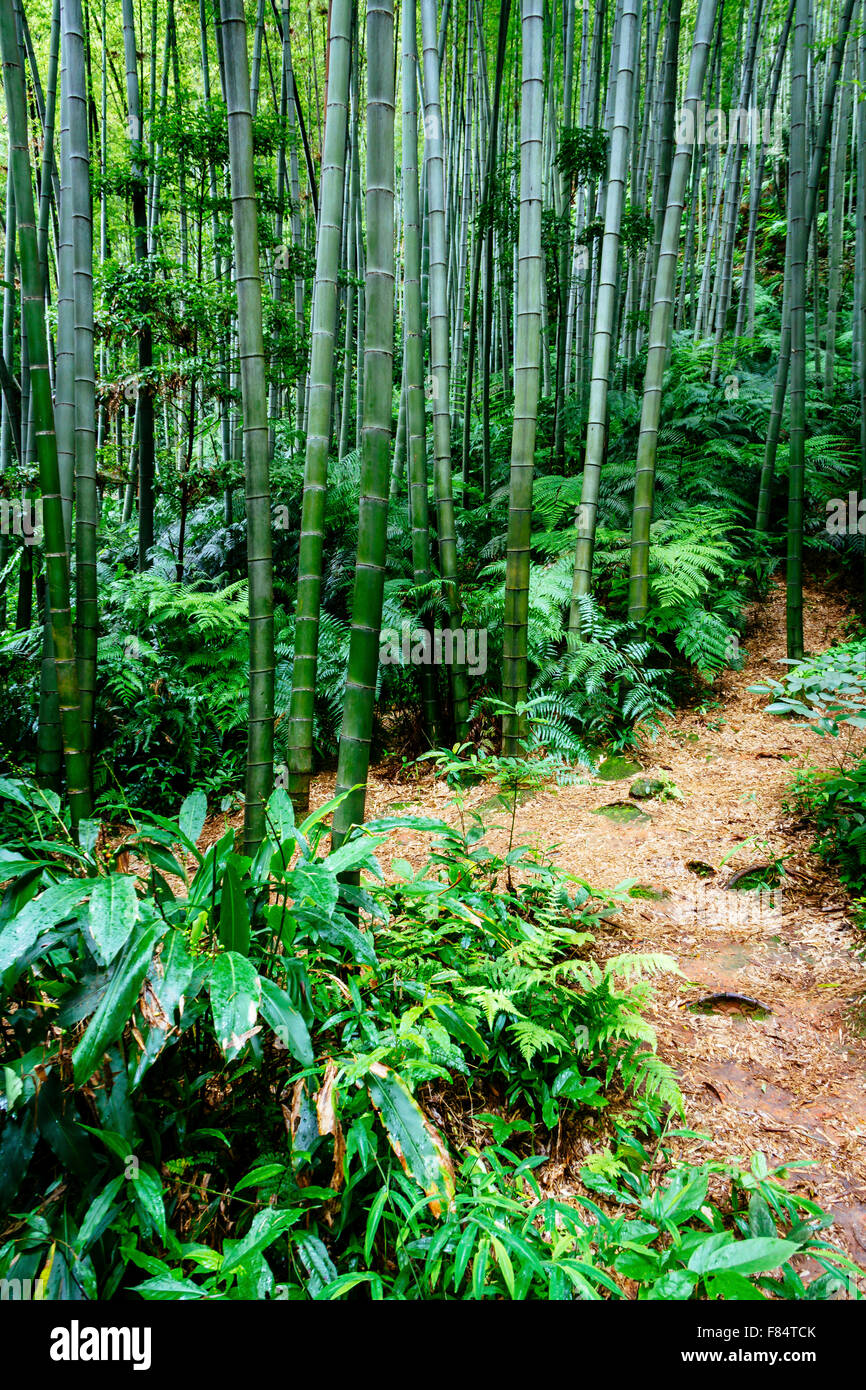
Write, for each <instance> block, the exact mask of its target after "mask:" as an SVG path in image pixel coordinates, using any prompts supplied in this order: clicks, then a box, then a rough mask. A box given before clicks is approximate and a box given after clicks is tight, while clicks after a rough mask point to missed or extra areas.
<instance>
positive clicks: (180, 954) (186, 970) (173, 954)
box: [132, 928, 195, 1086]
mask: <svg viewBox="0 0 866 1390" xmlns="http://www.w3.org/2000/svg"><path fill="white" fill-rule="evenodd" d="M194 972H195V963H194V962H193V960H192V957H191V956H190V954H189V951H188V950H187V945H186V938H185V936H184V934H183V932H182V931H178V930H177V929H174V928H173V929H172V930H171V931H170V932H169V933H168V937H167V938H166V940H165V942H164V943H163V947H162V950H161V951H160V953H159V955H158V956H154V958H153V961H152V964H151V967H150V970H149V971H148V980H149V982H150V984H151V986H152V988H153V992H154V994H155V995H156V998H157V1000H158V1002H159V1007H160V1008H161V1009H162V1012H163V1014H164V1015H165V1023H164V1024H163V1023H161V1022H160V1021H154V1022H151V1024H150V1026H149V1027H148V1030H147V1033H146V1034H145V1048H144V1052H143V1053H142V1054H141V1056H140V1057H139V1059H138V1066H137V1067H136V1070H135V1076H134V1078H133V1080H132V1085H133V1086H137V1085H138V1084H139V1083H140V1081H141V1078H142V1077H143V1076H144V1073H145V1072H146V1071H147V1069H148V1067H150V1066H152V1065H153V1063H154V1062H155V1060H156V1058H157V1057H158V1056H159V1054H160V1052H161V1051H162V1049H163V1048H164V1047H165V1045H166V1042H167V1041H168V1037H169V1032H170V1029H171V1027H172V1026H173V1025H174V1022H175V1010H176V1009H177V1008H178V1006H179V1005H180V1003H181V1001H182V999H183V996H184V993H185V991H186V988H187V986H188V985H189V982H190V980H191V979H192V977H193V974H194Z"/></svg>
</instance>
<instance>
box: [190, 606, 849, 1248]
mask: <svg viewBox="0 0 866 1390" xmlns="http://www.w3.org/2000/svg"><path fill="white" fill-rule="evenodd" d="M804 599H805V618H804V621H805V639H806V640H805V645H806V650H807V651H810V652H818V651H822V650H824V649H825V648H826V647H827V646H829V645H830V644H831V643H832V642H833V641H837V640H840V639H842V638H843V637H844V632H843V625H844V622H845V619H846V618H847V617H848V613H849V610H848V607H847V605H846V604H845V602H844V600H843V599H842V598H841V597H840V596H839V595H838V594H837V593H835V592H834V591H832V590H829V589H827V588H825V587H824V586H822V585H821V584H818V583H815V582H812V583H811V584H810V585H809V586H808V588H807V590H806V593H805V595H804ZM743 645H744V647H745V650H746V654H747V655H746V661H745V665H744V668H743V669H742V670H741V671H727V672H725V673H724V674H723V675H722V676H721V677H720V678H719V679H718V680H717V682H716V684H715V685H714V686H713V688H712V689H711V690H710V691H709V693H708V698H707V700H706V701H705V702H704V704H703V705H702V706H700V705H699V707H698V708H697V709H683V710H680V711H677V713H676V714H674V715H673V716H671V717H670V718H668V719H666V720H665V723H664V728H663V731H662V732H661V734H660V735H659V737H658V738H657V739H656V740H655V742H650V741H649V740H646V741H645V742H644V743H643V745H642V746H641V748H640V750H639V751H638V752H637V753H636V754H635V755H634V758H635V762H636V763H639V764H640V767H639V769H636V770H635V771H634V772H633V773H632V774H631V775H629V776H627V777H626V778H624V779H623V780H616V781H607V780H603V779H602V778H600V777H590V778H587V780H586V782H585V783H584V784H582V785H576V786H568V787H556V786H549V787H547V788H546V789H545V790H543V791H542V792H540V793H538V794H537V795H535V796H533V797H532V798H531V800H528V801H526V802H524V804H522V805H521V806H519V807H518V810H517V815H516V823H515V832H514V843H515V844H531V845H535V846H536V847H538V848H540V849H545V850H547V851H548V852H550V853H552V856H553V858H554V859H555V860H556V861H557V862H558V863H559V864H561V865H562V866H563V867H564V868H565V869H567V870H568V871H569V872H571V873H573V874H575V875H577V876H578V877H580V878H581V879H584V880H585V881H586V882H587V883H589V884H591V885H592V886H593V887H594V888H597V889H598V888H604V889H613V888H615V887H617V886H618V885H620V884H622V883H623V882H630V883H631V884H633V885H634V886H635V887H636V888H637V890H638V892H639V893H641V894H644V893H646V894H647V896H640V897H630V898H628V899H627V901H626V902H625V904H624V906H623V908H622V909H621V910H620V911H619V912H618V913H617V914H616V915H615V917H613V918H612V919H611V921H610V922H609V923H608V924H607V925H604V924H603V928H602V930H601V931H600V932H599V935H598V939H597V943H596V948H595V950H596V954H597V955H600V956H603V957H604V958H607V957H608V956H612V955H616V954H619V953H620V952H626V951H627V952H638V953H644V952H663V953H665V954H666V955H669V956H671V957H673V958H674V959H675V961H676V962H677V965H678V967H679V969H680V971H681V972H682V974H681V975H680V976H676V975H667V976H662V977H660V978H659V979H658V980H657V981H656V983H655V987H654V998H653V1002H652V1004H651V1005H650V1006H649V1008H648V1010H647V1016H648V1017H649V1019H650V1021H651V1022H652V1024H653V1026H654V1027H655V1029H656V1031H657V1033H658V1038H659V1052H660V1054H661V1056H662V1057H664V1058H665V1060H666V1061H668V1062H669V1063H670V1064H671V1065H672V1066H673V1067H674V1068H675V1070H676V1072H677V1075H678V1077H679V1080H680V1085H681V1087H682V1091H683V1095H684V1097H685V1101H686V1116H685V1124H686V1126H688V1128H690V1129H692V1130H695V1131H698V1132H700V1134H701V1136H702V1137H701V1138H700V1139H696V1140H679V1141H677V1143H676V1145H675V1146H674V1147H675V1152H678V1154H679V1155H680V1156H682V1157H684V1158H685V1157H687V1158H688V1159H689V1160H690V1161H691V1162H701V1161H704V1160H708V1159H719V1160H723V1159H731V1158H734V1157H739V1158H743V1159H744V1160H746V1162H748V1159H749V1157H750V1155H751V1154H752V1153H754V1152H757V1151H760V1152H762V1153H764V1154H765V1155H766V1157H767V1159H768V1162H769V1163H770V1165H771V1166H777V1165H781V1164H784V1163H793V1162H801V1163H803V1162H805V1163H807V1164H808V1165H809V1166H805V1167H802V1168H796V1169H794V1170H793V1171H792V1172H791V1174H790V1175H789V1179H788V1182H789V1186H791V1187H792V1189H794V1190H796V1191H798V1192H799V1193H801V1195H803V1196H806V1197H809V1198H811V1199H813V1200H815V1201H816V1202H818V1203H820V1204H821V1205H822V1206H823V1207H825V1208H826V1209H827V1210H832V1211H833V1212H834V1214H835V1216H836V1219H837V1223H838V1225H837V1229H836V1235H837V1237H840V1238H841V1239H842V1240H843V1243H844V1244H845V1245H846V1247H847V1249H848V1251H849V1253H850V1254H851V1256H852V1258H854V1259H856V1260H857V1262H858V1263H860V1264H861V1265H863V1266H864V1268H866V1005H864V1002H863V996H864V990H866V968H864V965H863V964H862V963H861V961H860V960H859V958H858V955H857V954H856V950H855V948H856V946H857V935H856V933H855V930H854V928H853V925H852V920H851V914H850V904H849V899H848V896H847V894H846V893H845V890H844V889H843V888H842V887H841V885H840V884H839V881H838V878H837V877H836V875H835V873H834V872H833V870H832V869H830V868H828V867H827V866H826V865H825V864H824V863H823V862H822V860H821V859H820V858H819V857H818V856H817V855H816V854H813V853H812V852H811V849H810V846H811V844H812V842H813V839H814V835H813V832H812V830H811V829H810V827H809V826H808V825H805V824H803V823H802V821H801V820H799V819H798V818H797V815H796V813H795V812H792V811H789V810H786V807H785V803H786V798H787V795H788V792H789V788H790V785H791V783H792V781H793V779H794V774H795V770H796V769H798V768H805V767H818V768H821V767H830V766H832V764H833V760H834V757H837V756H838V752H839V750H838V748H837V747H836V746H835V745H836V740H829V739H820V738H819V737H818V736H817V735H816V734H814V733H813V732H812V731H811V730H810V729H809V728H808V727H805V726H799V725H795V724H793V723H786V722H783V721H782V720H780V719H778V718H777V717H776V716H774V715H769V714H765V713H764V706H765V705H766V704H767V703H768V700H767V698H766V697H765V696H761V695H754V694H751V693H750V692H749V691H748V689H747V687H748V686H749V685H753V684H755V683H757V682H758V681H761V680H764V679H766V678H767V677H769V676H775V677H777V678H778V677H779V675H780V673H781V672H782V671H783V670H784V667H782V666H781V665H779V663H780V662H781V660H782V659H783V658H784V656H785V592H784V585H783V584H781V583H777V584H775V585H774V586H773V588H772V589H771V591H770V594H769V596H768V598H767V600H766V601H765V602H763V603H761V604H756V605H754V606H753V608H752V609H751V611H750V615H749V624H748V627H747V631H746V635H745V638H744V644H743ZM421 766H422V767H424V768H425V772H424V774H423V777H424V780H422V781H420V782H419V783H407V782H406V781H404V780H399V781H398V780H395V778H394V774H393V771H392V768H393V764H392V765H391V767H388V766H383V767H380V768H378V769H375V770H373V771H372V772H371V774H370V778H369V783H368V800H367V814H368V816H381V815H388V814H397V813H398V812H399V813H406V812H408V813H419V814H427V815H437V816H442V817H443V818H446V819H453V817H454V808H453V804H452V792H451V790H450V788H448V787H446V786H445V785H444V783H443V782H442V781H434V780H433V777H432V773H429V772H427V771H426V768H427V765H425V764H422V765H421ZM639 776H641V777H646V778H659V779H662V778H668V779H670V780H671V781H672V782H673V783H674V785H675V786H676V787H677V788H678V789H679V791H680V793H681V795H682V799H681V800H677V799H672V800H658V799H654V800H649V801H640V802H638V801H632V805H633V806H634V807H636V808H637V807H640V809H641V810H643V811H644V813H645V815H647V816H649V819H648V820H647V819H644V820H641V821H637V820H636V821H632V822H631V823H626V824H622V823H615V822H613V821H611V820H609V819H608V818H607V817H605V816H602V815H596V814H594V813H595V812H596V811H598V809H599V808H600V807H604V806H607V805H610V804H611V803H612V802H617V801H619V802H622V801H630V800H631V798H630V797H629V787H630V785H631V783H632V782H633V781H634V780H635V779H636V778H637V777H639ZM334 782H335V779H334V774H333V773H332V772H331V773H322V774H321V775H319V776H318V777H316V778H315V779H314V782H313V785H312V788H311V807H312V808H315V807H317V806H319V805H321V804H322V802H324V801H325V800H327V799H328V798H329V797H331V796H333V794H334ZM490 800H491V796H490V788H489V786H487V785H485V786H481V787H477V788H475V789H473V790H472V791H471V792H470V793H469V794H468V796H467V800H466V805H467V807H473V806H476V807H478V806H482V805H483V803H485V802H487V803H488V805H489V803H490ZM490 814H491V831H490V833H489V835H488V843H489V844H490V845H491V846H492V847H495V848H500V849H503V850H504V849H505V848H506V841H507V831H506V830H505V828H500V822H501V821H502V820H504V816H503V814H502V813H501V812H498V813H492V812H491V813H490ZM231 819H232V821H233V822H234V823H235V824H240V820H241V817H240V815H239V814H238V815H235V816H233V817H231ZM224 825H225V818H224V817H223V816H215V817H212V818H211V819H210V821H209V823H208V825H207V827H206V828H205V832H204V836H203V840H202V843H203V844H206V843H208V842H209V841H210V840H211V839H214V838H217V837H218V835H219V834H221V833H222V829H223V827H224ZM389 848H391V849H392V852H393V853H394V854H397V853H399V854H400V855H402V856H403V857H405V858H406V859H408V860H409V861H410V862H411V863H412V864H413V867H416V868H420V867H421V866H422V865H423V863H424V862H425V859H426V852H427V839H426V837H424V836H422V835H419V834H416V833H414V832H410V831H398V832H396V833H395V835H394V837H393V839H392V841H391V842H389ZM774 858H775V859H777V860H782V861H783V862H784V870H785V877H784V880H783V883H782V887H781V889H780V890H778V891H776V892H774V893H773V894H772V895H768V894H766V893H764V894H761V895H759V894H757V893H754V892H737V891H733V890H730V889H727V888H726V887H725V884H727V882H728V881H729V879H730V878H731V877H732V876H733V875H734V874H735V873H737V872H738V871H740V870H743V869H746V868H749V867H750V866H754V865H759V864H765V863H767V861H768V860H773V859H774ZM690 866H692V867H690ZM698 866H703V872H704V873H707V870H708V869H711V870H713V872H712V873H711V874H709V875H708V876H707V877H700V876H699V874H698V873H697V872H695V870H696V868H698ZM385 867H386V868H387V865H386V866H385ZM632 892H634V888H633V889H632ZM663 895H664V896H663ZM719 994H729V995H739V996H747V997H748V998H751V999H753V1000H756V1001H758V1002H759V1003H760V1004H761V1005H763V1006H764V1008H765V1009H766V1011H767V1012H766V1014H765V1015H764V1016H756V1015H755V1013H754V1011H753V1010H751V1009H749V1008H748V1007H747V1006H744V1005H738V1004H736V1003H733V1002H728V1003H724V1002H723V1003H721V1004H720V1005H716V1006H714V1009H715V1011H708V1012H706V1013H703V1012H693V1011H692V1009H693V1006H694V1005H695V1004H697V1003H699V1001H701V1000H706V999H707V998H708V997H709V996H712V995H719ZM558 1141H559V1142H557V1143H555V1144H554V1146H553V1148H552V1151H551V1158H550V1162H549V1164H547V1165H546V1166H545V1169H544V1170H543V1181H544V1182H545V1184H546V1185H547V1186H551V1187H555V1188H556V1190H557V1191H558V1193H559V1194H560V1195H562V1196H567V1195H568V1194H569V1193H574V1192H576V1191H579V1190H580V1183H579V1169H580V1166H581V1164H582V1163H583V1162H585V1159H586V1156H587V1154H588V1153H590V1152H591V1151H592V1150H593V1149H597V1148H598V1147H599V1142H600V1141H599V1136H598V1134H597V1133H593V1134H588V1133H587V1132H586V1131H585V1130H584V1131H579V1132H578V1133H577V1134H573V1133H572V1134H569V1135H568V1136H565V1135H562V1136H558Z"/></svg>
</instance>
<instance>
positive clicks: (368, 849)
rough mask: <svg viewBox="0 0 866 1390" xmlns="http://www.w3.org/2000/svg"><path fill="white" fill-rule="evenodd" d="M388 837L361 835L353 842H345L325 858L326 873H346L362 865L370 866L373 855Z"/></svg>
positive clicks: (383, 835)
mask: <svg viewBox="0 0 866 1390" xmlns="http://www.w3.org/2000/svg"><path fill="white" fill-rule="evenodd" d="M387 838H388V836H387V835H385V834H382V835H368V834H366V833H362V834H360V835H356V836H355V838H354V839H353V840H347V841H346V843H345V844H342V845H340V848H339V849H335V850H334V851H333V852H332V853H331V854H329V855H328V856H327V858H326V859H325V860H324V863H325V865H326V867H327V869H328V871H329V872H330V873H332V874H342V873H346V872H347V870H349V869H357V868H359V867H360V866H361V865H363V864H370V863H371V861H372V859H373V853H374V851H375V850H376V849H378V847H379V845H381V844H383V843H384V841H385V840H387Z"/></svg>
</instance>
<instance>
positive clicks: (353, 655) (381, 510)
mask: <svg viewBox="0 0 866 1390" xmlns="http://www.w3.org/2000/svg"><path fill="white" fill-rule="evenodd" d="M393 45H394V5H393V0H367V275H366V297H367V312H366V341H365V345H364V422H363V430H362V449H361V469H362V471H361V498H360V504H359V510H358V555H357V564H356V567H355V585H354V590H353V595H352V606H351V612H352V629H351V639H350V647H349V669H348V674H347V678H346V693H345V701H344V705H343V725H342V729H341V732H340V752H339V758H338V764H337V794H338V795H339V794H341V793H346V794H347V795H346V796H345V799H344V800H343V801H342V802H341V803H340V805H339V806H338V807H337V810H336V811H335V812H334V822H333V841H334V844H335V845H339V844H341V843H342V841H343V840H344V839H345V837H346V835H347V834H348V832H349V830H350V829H351V827H352V826H353V825H360V824H361V822H362V821H363V819H364V806H365V804H366V794H367V786H366V784H367V773H368V771H369V766H370V741H371V738H372V734H373V712H374V704H375V697H376V673H377V670H378V665H379V632H380V628H381V624H382V597H383V593H384V584H385V559H386V553H387V543H388V481H389V473H390V456H391V423H392V420H391V392H392V378H393V371H394V283H395V267H394V58H393ZM445 405H446V413H447V405H448V397H447V394H446V397H445Z"/></svg>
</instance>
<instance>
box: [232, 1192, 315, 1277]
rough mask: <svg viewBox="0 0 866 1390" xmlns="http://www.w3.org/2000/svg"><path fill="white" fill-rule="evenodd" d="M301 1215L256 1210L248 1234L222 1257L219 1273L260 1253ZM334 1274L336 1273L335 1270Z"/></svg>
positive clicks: (267, 1208) (301, 1214)
mask: <svg viewBox="0 0 866 1390" xmlns="http://www.w3.org/2000/svg"><path fill="white" fill-rule="evenodd" d="M303 1217H304V1213H303V1212H302V1211H278V1210H277V1208H276V1207H265V1209H264V1211H257V1212H256V1214H255V1216H254V1217H253V1219H252V1224H251V1225H250V1229H249V1232H248V1234H247V1235H245V1236H244V1237H243V1239H242V1240H239V1241H238V1242H237V1244H236V1245H233V1246H232V1248H231V1250H230V1251H229V1252H228V1254H227V1255H226V1256H225V1258H224V1259H223V1262H222V1266H221V1269H220V1273H221V1274H223V1275H226V1274H229V1273H231V1271H232V1270H233V1269H238V1268H239V1267H240V1266H242V1265H244V1264H246V1263H247V1262H248V1261H250V1260H252V1259H253V1257H254V1256H256V1255H260V1254H261V1253H262V1251H264V1250H267V1248H268V1246H269V1245H273V1243H274V1241H275V1240H278V1239H279V1237H280V1236H281V1235H282V1234H283V1232H284V1231H287V1230H288V1229H289V1227H290V1226H293V1225H294V1224H295V1222H296V1221H301V1220H303ZM334 1274H335V1275H336V1270H335V1271H334Z"/></svg>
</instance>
